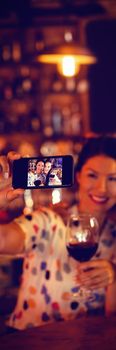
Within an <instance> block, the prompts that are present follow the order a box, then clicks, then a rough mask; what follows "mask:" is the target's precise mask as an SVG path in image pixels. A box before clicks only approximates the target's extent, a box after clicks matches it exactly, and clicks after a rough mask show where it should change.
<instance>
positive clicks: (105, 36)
mask: <svg viewBox="0 0 116 350" xmlns="http://www.w3.org/2000/svg"><path fill="white" fill-rule="evenodd" d="M115 38H116V1H115V0H91V1H87V0H80V1H79V0H53V1H52V0H42V1H40V0H20V1H19V2H17V1H15V0H10V1H8V0H4V1H1V2H0V154H7V152H8V151H9V150H14V151H18V152H20V153H21V154H22V156H23V155H24V154H29V155H30V156H38V155H42V156H47V155H65V154H72V155H73V157H74V162H76V161H77V160H78V154H79V152H80V150H81V147H82V144H83V142H84V140H85V138H86V137H90V136H91V135H95V136H97V135H99V134H111V135H113V136H115V135H116V89H115V84H116V44H115ZM66 53H67V54H68V56H71V57H72V59H73V66H72V71H71V72H70V67H71V62H70V64H69V66H67V63H66V62H65V65H64V66H65V67H64V69H63V63H62V59H63V58H64V56H66ZM65 68H67V69H65ZM37 192H39V193H37ZM74 200H75V186H73V188H71V189H68V190H64V189H63V190H59V191H57V193H56V192H54V191H51V190H45V191H44V190H38V191H37V190H35V191H33V197H32V194H31V193H30V192H26V193H25V206H26V207H30V208H32V207H33V206H34V207H36V206H37V205H38V204H44V205H49V204H54V203H57V202H59V203H60V202H61V203H62V204H63V205H64V204H65V203H66V205H70V204H72V203H73V202H74ZM22 207H23V204H22V203H19V202H17V204H15V206H13V204H12V207H10V208H9V211H8V212H7V213H1V221H2V222H6V221H7V220H10V219H11V218H12V217H15V215H19V213H20V212H21V211H22ZM0 259H1V260H0V284H1V288H0V295H1V299H0V300H1V310H2V307H3V311H2V313H3V314H6V313H8V312H10V309H9V305H12V299H11V297H10V304H9V301H8V307H7V302H6V301H5V305H4V303H3V302H2V301H3V299H2V295H6V297H8V299H9V293H8V294H7V291H9V287H11V289H12V291H13V288H14V290H15V289H17V287H18V284H19V279H20V271H21V266H22V260H20V259H19V260H18V261H19V262H18V271H19V276H18V275H17V274H15V271H16V267H17V259H16V261H15V260H14V261H13V263H12V264H11V260H9V259H6V260H4V259H3V257H1V258H0ZM13 264H14V265H13ZM13 266H15V267H13ZM11 294H12V293H11ZM14 294H15V293H14ZM5 300H7V298H6V299H5ZM13 300H14V299H13ZM13 302H14V301H13ZM5 307H6V309H5ZM10 307H11V306H10ZM8 310H9V311H8Z"/></svg>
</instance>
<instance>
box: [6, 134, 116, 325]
mask: <svg viewBox="0 0 116 350" xmlns="http://www.w3.org/2000/svg"><path fill="white" fill-rule="evenodd" d="M5 164H6V167H7V166H8V162H7V158H6V163H5ZM75 177H76V181H77V185H78V186H77V192H78V203H76V205H75V207H73V208H69V211H68V210H67V216H69V212H79V213H90V214H92V215H94V216H96V218H97V220H98V222H99V245H98V249H97V251H96V254H95V255H94V257H93V258H92V259H91V260H90V261H87V262H84V263H78V262H77V261H76V260H74V259H73V258H71V257H70V256H69V255H68V251H67V249H66V237H65V234H66V226H65V223H64V221H63V219H62V217H61V216H59V215H58V214H57V213H56V212H55V211H53V210H51V209H50V208H48V207H46V208H45V207H39V208H38V209H37V210H36V211H33V212H32V214H31V215H29V216H27V217H26V216H24V215H22V216H20V217H19V218H16V219H15V220H13V221H12V222H11V223H9V224H6V225H0V253H1V254H12V255H14V256H15V254H20V253H23V254H24V264H23V272H22V279H21V285H20V288H19V293H18V298H17V304H16V307H15V309H14V311H13V312H12V314H11V316H10V318H9V320H8V321H7V324H8V327H12V328H14V329H18V330H20V329H24V328H28V327H34V326H40V325H43V324H47V323H48V322H54V321H60V320H68V319H77V318H78V317H79V316H80V315H81V314H91V313H93V314H94V313H95V314H97V313H100V312H102V313H104V314H105V313H107V314H110V313H114V312H116V298H115V294H116V223H115V222H114V221H115V220H114V221H113V220H111V219H110V218H109V213H110V212H111V211H112V209H113V208H114V206H115V205H116V139H115V138H111V137H98V138H91V139H89V140H86V142H85V144H84V145H83V148H82V150H81V152H80V155H79V158H78V162H77V166H76V169H75ZM5 181H8V180H4V181H3V179H1V186H4V189H3V190H2V192H1V194H0V202H1V198H2V199H3V198H5V199H4V206H5V203H6V201H7V200H9V199H8V198H9V196H10V198H11V197H12V196H13V195H14V196H15V194H16V192H15V191H16V190H13V189H9V188H8V187H7V190H6V188H5ZM1 188H2V187H1ZM17 191H18V190H17ZM19 191H20V190H19ZM78 272H79V275H80V281H81V282H82V285H84V287H85V288H87V289H91V292H92V298H90V299H89V297H87V295H85V296H84V297H83V299H81V295H80V284H78V278H77V275H78ZM74 292H75V293H76V296H74Z"/></svg>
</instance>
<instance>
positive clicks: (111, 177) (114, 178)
mask: <svg viewBox="0 0 116 350" xmlns="http://www.w3.org/2000/svg"><path fill="white" fill-rule="evenodd" d="M108 180H109V181H114V182H116V177H113V176H110V177H109V178H108Z"/></svg>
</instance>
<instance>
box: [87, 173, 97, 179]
mask: <svg viewBox="0 0 116 350" xmlns="http://www.w3.org/2000/svg"><path fill="white" fill-rule="evenodd" d="M88 177H91V178H94V179H96V177H97V176H96V175H95V174H94V173H88Z"/></svg>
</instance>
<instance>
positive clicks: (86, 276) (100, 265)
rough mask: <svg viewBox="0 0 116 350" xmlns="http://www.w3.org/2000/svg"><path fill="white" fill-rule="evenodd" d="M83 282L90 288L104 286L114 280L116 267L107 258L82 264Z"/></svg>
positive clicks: (81, 275)
mask: <svg viewBox="0 0 116 350" xmlns="http://www.w3.org/2000/svg"><path fill="white" fill-rule="evenodd" d="M79 270H80V279H81V283H82V284H83V285H85V286H87V287H89V288H92V289H94V288H102V287H106V286H107V285H109V284H111V283H113V282H114V280H115V278H116V272H115V267H114V266H113V264H112V263H111V262H110V261H107V260H102V259H100V260H93V261H91V262H87V263H82V264H81V266H80V269H79Z"/></svg>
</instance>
